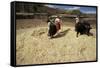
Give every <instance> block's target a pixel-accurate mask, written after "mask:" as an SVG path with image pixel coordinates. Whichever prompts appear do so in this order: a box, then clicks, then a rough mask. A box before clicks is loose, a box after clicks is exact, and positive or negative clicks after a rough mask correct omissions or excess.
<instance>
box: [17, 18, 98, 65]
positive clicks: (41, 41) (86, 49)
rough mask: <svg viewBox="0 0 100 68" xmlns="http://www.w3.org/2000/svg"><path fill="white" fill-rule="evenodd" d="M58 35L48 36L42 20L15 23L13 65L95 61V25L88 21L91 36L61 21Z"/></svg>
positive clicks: (19, 20)
mask: <svg viewBox="0 0 100 68" xmlns="http://www.w3.org/2000/svg"><path fill="white" fill-rule="evenodd" d="M62 21H63V23H62V28H61V30H60V34H59V35H55V37H54V38H53V39H49V37H48V36H47V32H48V26H47V23H46V20H42V19H17V20H16V32H17V34H16V61H17V64H18V65H24V64H44V63H61V62H77V61H95V60H96V21H90V23H91V26H92V28H93V29H92V30H91V31H90V32H91V33H92V34H93V36H87V35H79V37H78V38H77V37H76V32H75V31H74V25H75V23H74V22H75V21H74V19H72V20H70V19H65V20H64V19H63V20H62Z"/></svg>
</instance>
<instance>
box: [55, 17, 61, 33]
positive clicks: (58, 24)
mask: <svg viewBox="0 0 100 68" xmlns="http://www.w3.org/2000/svg"><path fill="white" fill-rule="evenodd" d="M54 22H55V25H56V28H57V34H59V30H60V29H61V23H62V21H61V19H60V17H59V16H57V17H56V18H55V21H54Z"/></svg>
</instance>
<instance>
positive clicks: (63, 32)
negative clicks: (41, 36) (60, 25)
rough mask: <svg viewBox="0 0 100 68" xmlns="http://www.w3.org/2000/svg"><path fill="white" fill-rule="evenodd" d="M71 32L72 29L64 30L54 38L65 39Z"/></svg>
mask: <svg viewBox="0 0 100 68" xmlns="http://www.w3.org/2000/svg"><path fill="white" fill-rule="evenodd" d="M69 31H70V28H69V29H67V30H64V31H62V32H60V33H59V34H57V35H56V36H54V37H53V38H60V37H64V36H65V35H66V34H67V33H68V32H69Z"/></svg>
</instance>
